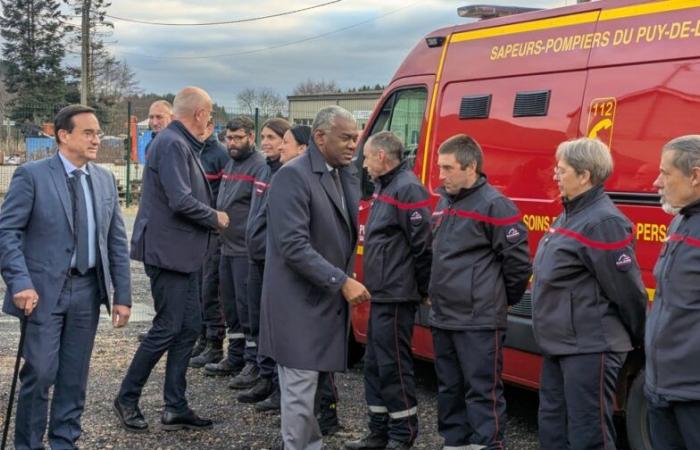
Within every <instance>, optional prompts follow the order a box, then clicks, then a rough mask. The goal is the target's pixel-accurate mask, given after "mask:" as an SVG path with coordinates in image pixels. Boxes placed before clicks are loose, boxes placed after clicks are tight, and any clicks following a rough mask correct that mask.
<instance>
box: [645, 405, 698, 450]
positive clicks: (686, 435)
mask: <svg viewBox="0 0 700 450" xmlns="http://www.w3.org/2000/svg"><path fill="white" fill-rule="evenodd" d="M648 405H649V410H648V415H649V434H650V435H651V444H652V447H653V448H654V450H693V449H700V401H689V402H668V403H666V404H663V405H655V404H653V403H652V402H649V403H648Z"/></svg>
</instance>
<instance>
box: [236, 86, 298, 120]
mask: <svg viewBox="0 0 700 450" xmlns="http://www.w3.org/2000/svg"><path fill="white" fill-rule="evenodd" d="M236 102H237V103H238V106H239V107H240V108H242V109H245V110H247V111H248V113H249V114H251V115H252V114H253V113H254V112H255V108H258V109H259V110H261V112H262V113H263V115H266V116H279V115H283V113H284V111H285V110H286V109H287V108H286V107H287V101H286V99H285V98H284V97H282V96H281V95H280V94H279V93H277V92H275V91H274V90H272V89H270V88H260V89H254V88H246V89H243V90H242V91H240V92H239V93H238V95H236Z"/></svg>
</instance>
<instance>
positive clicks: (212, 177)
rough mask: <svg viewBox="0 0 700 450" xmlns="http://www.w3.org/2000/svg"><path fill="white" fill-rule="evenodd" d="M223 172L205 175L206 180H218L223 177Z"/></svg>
mask: <svg viewBox="0 0 700 450" xmlns="http://www.w3.org/2000/svg"><path fill="white" fill-rule="evenodd" d="M223 174H224V171H223V170H222V171H220V172H219V173H208V174H207V180H214V181H215V180H220V179H221V177H222V176H223Z"/></svg>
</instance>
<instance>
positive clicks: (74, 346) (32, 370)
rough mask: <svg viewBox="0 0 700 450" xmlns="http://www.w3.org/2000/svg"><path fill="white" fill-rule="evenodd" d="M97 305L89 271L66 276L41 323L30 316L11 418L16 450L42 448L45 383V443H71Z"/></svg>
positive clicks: (80, 406) (94, 279) (82, 399)
mask: <svg viewBox="0 0 700 450" xmlns="http://www.w3.org/2000/svg"><path fill="white" fill-rule="evenodd" d="M39 301H40V302H41V299H39ZM99 309H100V300H99V290H98V283H97V276H96V275H94V273H92V274H90V275H86V276H82V277H69V278H67V279H66V281H65V284H64V285H63V290H62V291H61V293H60V295H59V297H58V300H57V303H56V307H55V308H54V310H53V311H52V312H51V315H50V316H49V317H48V319H47V320H46V321H45V322H42V323H37V322H34V321H33V320H32V318H31V316H30V318H29V323H28V324H27V330H26V335H25V340H24V349H23V353H22V357H23V358H24V365H23V366H22V370H21V371H20V381H21V383H22V385H21V387H20V391H19V396H18V399H17V416H16V419H15V420H16V425H15V448H16V449H17V450H26V449H43V448H44V445H43V443H42V439H43V437H44V433H45V431H46V419H47V415H48V401H49V388H50V387H51V385H53V386H54V390H53V399H52V401H51V415H50V418H49V445H50V446H51V448H52V449H72V448H75V441H77V440H78V438H79V437H80V434H81V429H80V416H81V415H82V413H83V408H84V407H85V392H86V388H87V378H88V371H89V367H90V356H91V355H92V347H93V344H94V342H95V332H96V331H97V322H98V319H99Z"/></svg>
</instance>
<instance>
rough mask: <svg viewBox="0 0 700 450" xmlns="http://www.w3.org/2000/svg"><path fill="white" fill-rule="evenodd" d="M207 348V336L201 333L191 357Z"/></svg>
mask: <svg viewBox="0 0 700 450" xmlns="http://www.w3.org/2000/svg"><path fill="white" fill-rule="evenodd" d="M205 348H207V338H206V336H202V335H200V336H199V338H197V343H196V344H194V347H193V348H192V355H191V356H190V359H191V358H194V357H196V356H199V355H200V354H201V353H202V352H203V351H204V349H205Z"/></svg>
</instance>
